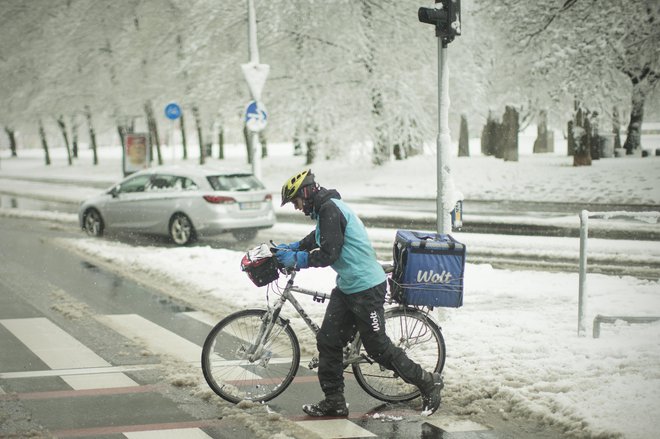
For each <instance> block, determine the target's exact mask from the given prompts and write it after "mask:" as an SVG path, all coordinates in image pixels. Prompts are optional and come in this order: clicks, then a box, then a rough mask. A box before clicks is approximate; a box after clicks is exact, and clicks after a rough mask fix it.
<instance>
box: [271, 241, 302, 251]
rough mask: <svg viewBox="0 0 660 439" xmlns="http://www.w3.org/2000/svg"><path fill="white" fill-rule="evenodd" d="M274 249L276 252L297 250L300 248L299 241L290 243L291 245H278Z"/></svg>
mask: <svg viewBox="0 0 660 439" xmlns="http://www.w3.org/2000/svg"><path fill="white" fill-rule="evenodd" d="M275 248H276V249H278V250H298V249H299V248H300V241H296V242H292V243H291V244H278V245H276V246H275Z"/></svg>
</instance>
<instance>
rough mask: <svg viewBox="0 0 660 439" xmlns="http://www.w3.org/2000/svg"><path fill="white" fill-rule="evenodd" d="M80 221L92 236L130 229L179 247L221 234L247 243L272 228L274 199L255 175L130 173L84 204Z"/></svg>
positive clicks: (189, 170)
mask: <svg viewBox="0 0 660 439" xmlns="http://www.w3.org/2000/svg"><path fill="white" fill-rule="evenodd" d="M78 217H79V220H80V226H81V227H82V229H83V230H85V231H86V232H87V234H88V235H90V236H101V235H103V232H104V231H105V230H123V231H134V232H143V233H148V234H157V235H165V236H169V237H170V238H171V239H172V241H174V242H175V243H176V244H178V245H186V244H189V243H191V242H193V241H195V240H196V239H197V238H198V237H200V236H211V235H216V234H220V233H224V232H231V233H232V234H233V235H234V237H235V238H236V239H238V240H250V239H253V238H254V237H255V236H256V235H257V231H258V230H259V229H265V228H269V227H272V226H273V225H274V224H275V213H274V211H273V204H272V196H271V194H270V193H269V192H268V191H267V190H266V188H265V187H264V185H263V184H262V183H261V182H260V181H259V180H258V179H257V178H256V177H255V176H254V175H252V174H250V173H248V172H227V171H220V170H217V169H212V168H207V167H201V166H163V167H155V168H150V169H145V170H142V171H139V172H136V173H134V174H131V175H130V176H128V177H126V178H125V179H124V180H122V181H121V182H119V183H117V184H116V185H114V186H112V187H111V188H110V189H109V190H107V191H106V192H105V193H103V194H101V195H98V196H96V197H93V198H91V199H89V200H86V201H84V202H83V203H82V204H81V205H80V210H79V212H78Z"/></svg>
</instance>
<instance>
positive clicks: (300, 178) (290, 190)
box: [282, 169, 315, 206]
mask: <svg viewBox="0 0 660 439" xmlns="http://www.w3.org/2000/svg"><path fill="white" fill-rule="evenodd" d="M314 183H315V182H314V174H312V170H311V169H308V170H306V171H302V172H300V173H298V174H296V175H294V176H293V177H291V178H289V179H288V180H287V181H285V182H284V185H283V186H282V206H284V205H285V204H286V203H289V202H291V201H293V199H294V198H296V196H298V192H299V191H300V189H301V188H303V187H305V186H309V185H313V184H314Z"/></svg>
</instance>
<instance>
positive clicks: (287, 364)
mask: <svg viewBox="0 0 660 439" xmlns="http://www.w3.org/2000/svg"><path fill="white" fill-rule="evenodd" d="M273 259H274V258H273ZM383 269H384V270H385V271H386V273H391V272H392V269H393V267H392V266H391V265H384V266H383ZM279 270H280V272H282V273H283V274H285V275H288V276H289V279H288V281H287V283H286V286H285V287H284V289H281V290H279V291H277V293H278V294H279V299H278V300H277V302H276V303H275V304H274V305H273V306H272V307H270V306H269V307H268V308H267V309H246V310H242V311H238V312H235V313H233V314H230V315H229V316H227V317H225V318H224V319H222V320H221V321H220V322H219V323H218V324H217V325H215V327H214V328H213V329H212V330H211V332H210V333H209V334H208V336H207V338H206V340H205V342H204V347H203V349H202V371H203V372H204V378H205V379H206V382H207V383H208V385H209V387H211V389H212V390H213V391H214V392H215V393H216V394H217V395H219V396H220V397H221V398H223V399H225V400H227V401H229V402H232V403H238V402H240V401H242V400H249V401H255V402H265V401H269V400H271V399H273V398H275V397H276V396H278V395H280V394H281V393H282V392H284V390H286V388H287V387H288V386H289V385H290V384H291V382H292V381H293V379H294V377H295V376H296V374H297V372H298V367H299V364H300V344H299V342H298V338H297V336H296V333H295V332H294V330H293V328H292V327H291V325H290V321H289V320H287V319H285V318H284V317H282V316H281V315H280V311H281V310H282V307H283V306H284V305H285V304H286V303H287V302H289V303H291V305H292V306H293V307H294V309H295V310H296V312H297V313H298V315H300V317H302V319H303V320H304V321H305V323H306V325H307V326H308V327H309V329H310V330H311V331H313V332H314V334H316V333H317V332H318V331H319V326H318V325H317V324H316V323H315V322H314V321H313V320H312V319H311V318H310V317H309V315H308V314H307V312H305V309H304V308H303V306H302V305H301V304H300V303H299V302H298V300H297V299H296V298H295V297H294V294H293V293H300V294H304V295H308V296H312V297H313V299H314V301H316V302H323V301H325V300H329V299H330V294H327V293H322V292H319V291H314V290H309V289H306V288H302V287H299V286H297V285H295V283H294V281H295V278H296V274H297V272H296V271H290V272H289V271H287V270H285V269H282V267H279ZM271 285H274V286H277V283H276V282H274V283H273V284H271ZM269 288H270V287H269ZM277 288H279V287H277ZM275 289H276V288H273V290H275ZM386 300H387V302H389V303H390V304H392V302H393V301H392V299H391V298H390V299H386ZM431 309H432V308H430V307H421V306H409V305H401V304H398V305H396V306H392V307H388V308H386V309H385V329H386V333H387V335H388V336H389V337H390V339H391V340H392V342H393V343H394V344H395V345H396V346H399V347H401V348H402V349H404V351H405V352H406V354H407V355H408V357H409V358H411V359H412V360H413V361H415V362H417V363H419V364H420V365H421V366H422V367H423V368H424V369H426V370H432V371H435V372H438V373H441V372H442V369H443V368H444V364H445V341H444V338H443V336H442V331H441V328H440V327H439V326H438V325H437V324H436V323H435V322H434V321H433V319H432V317H431V316H430V315H429V312H430V311H431ZM349 365H350V366H351V367H352V370H353V374H354V376H355V380H356V381H357V382H358V384H359V385H360V387H362V389H364V391H365V392H367V393H368V394H369V395H371V396H373V397H374V398H376V399H379V400H381V401H385V402H392V403H396V402H405V401H409V400H412V399H414V398H416V397H417V396H419V389H418V388H417V387H416V386H414V385H412V384H408V383H405V382H404V381H403V380H402V379H401V378H400V377H399V376H398V375H397V374H396V373H395V372H393V371H390V370H387V369H385V368H383V367H382V366H380V365H379V364H378V363H377V362H375V361H374V360H373V359H371V358H370V357H369V356H368V355H367V354H366V352H363V348H362V344H361V342H360V335H359V333H356V334H355V336H354V337H353V339H352V340H351V341H350V342H349V343H348V344H347V345H346V347H345V348H344V368H346V367H348V366H349ZM317 366H318V359H317V358H316V357H314V358H312V361H311V362H310V364H309V368H310V369H314V368H316V367H317Z"/></svg>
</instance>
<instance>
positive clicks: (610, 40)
mask: <svg viewBox="0 0 660 439" xmlns="http://www.w3.org/2000/svg"><path fill="white" fill-rule="evenodd" d="M477 2H478V4H479V8H480V9H479V12H480V14H481V15H482V19H483V20H488V21H489V22H490V25H491V27H492V28H493V29H496V32H497V34H498V35H500V36H506V38H507V41H508V45H509V47H510V49H511V50H512V55H513V56H514V57H515V59H516V63H515V65H516V68H517V70H518V74H517V75H515V79H516V81H518V83H519V84H522V85H523V86H524V87H525V90H526V93H527V94H528V96H529V97H530V100H531V101H532V102H533V103H534V104H535V105H538V106H539V107H540V109H543V107H544V106H546V107H548V106H552V107H553V108H559V107H560V106H561V104H562V103H563V104H564V105H566V106H568V105H572V104H571V102H572V101H573V100H576V101H578V102H579V103H580V105H581V106H582V107H583V108H586V109H592V110H594V109H596V110H600V112H601V113H609V112H610V111H611V109H612V108H613V107H614V106H618V107H623V106H624V105H625V101H626V100H628V102H629V105H627V106H626V107H628V108H630V113H629V114H630V122H629V124H628V138H627V140H626V145H628V148H629V149H630V150H633V149H637V148H639V132H640V128H641V122H642V119H643V112H644V104H645V101H646V98H647V97H648V96H649V95H650V94H651V93H652V91H653V89H654V88H655V86H656V85H657V83H658V80H659V79H660V32H659V31H658V20H659V19H660V3H659V2H657V1H656V0H604V1H599V2H595V1H589V0H540V1H535V2H516V1H510V0H477Z"/></svg>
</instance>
